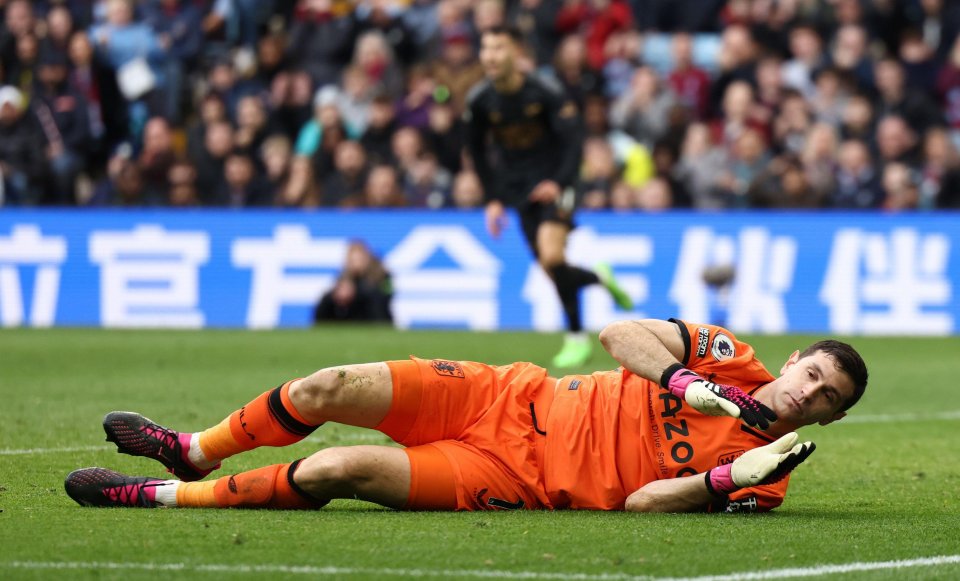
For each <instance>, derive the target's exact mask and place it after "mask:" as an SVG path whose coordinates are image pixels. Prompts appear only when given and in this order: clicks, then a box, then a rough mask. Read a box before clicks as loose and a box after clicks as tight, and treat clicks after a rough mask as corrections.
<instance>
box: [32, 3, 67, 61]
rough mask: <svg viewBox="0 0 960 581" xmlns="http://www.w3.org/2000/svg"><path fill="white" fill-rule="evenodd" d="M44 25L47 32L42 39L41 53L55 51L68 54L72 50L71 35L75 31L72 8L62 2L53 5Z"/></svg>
mask: <svg viewBox="0 0 960 581" xmlns="http://www.w3.org/2000/svg"><path fill="white" fill-rule="evenodd" d="M44 25H45V26H46V34H45V35H44V37H43V39H42V40H41V41H40V53H41V54H44V53H46V52H47V51H55V52H59V53H60V54H62V55H66V54H67V52H68V51H69V50H70V37H71V36H73V33H74V31H75V29H74V25H73V14H71V13H70V9H69V8H67V7H66V6H64V5H62V4H60V5H54V6H51V7H50V10H49V11H48V12H47V16H46V18H45V19H44Z"/></svg>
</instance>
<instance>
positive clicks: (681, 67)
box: [667, 32, 763, 120]
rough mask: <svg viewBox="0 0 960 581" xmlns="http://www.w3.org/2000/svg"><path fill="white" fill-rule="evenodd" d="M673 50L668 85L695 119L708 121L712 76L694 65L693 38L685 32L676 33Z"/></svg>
mask: <svg viewBox="0 0 960 581" xmlns="http://www.w3.org/2000/svg"><path fill="white" fill-rule="evenodd" d="M671 48H672V55H673V68H672V70H671V71H670V74H669V76H668V77H667V85H668V86H669V87H670V88H671V89H672V90H673V94H674V95H676V96H677V100H678V101H679V102H680V104H682V105H683V106H684V107H686V108H687V110H688V111H690V113H691V114H692V117H693V118H694V119H698V120H699V119H706V117H707V114H708V112H709V107H710V76H709V75H708V74H707V72H706V71H704V70H703V69H701V68H698V67H697V66H696V65H695V64H694V63H693V38H692V37H691V36H690V35H689V34H688V33H685V32H679V33H676V34H674V35H673V41H672V44H671ZM762 96H763V95H762V93H761V97H762Z"/></svg>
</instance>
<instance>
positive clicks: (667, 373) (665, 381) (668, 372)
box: [660, 362, 686, 389]
mask: <svg viewBox="0 0 960 581" xmlns="http://www.w3.org/2000/svg"><path fill="white" fill-rule="evenodd" d="M685 369H686V367H684V366H683V363H679V362H678V363H674V364H673V365H671V366H670V367H667V368H666V369H664V370H663V373H662V374H661V375H660V385H661V386H663V387H664V388H666V389H670V388H671V385H670V383H671V380H672V379H673V376H674V375H676V374H677V373H679V372H681V371H683V370H685Z"/></svg>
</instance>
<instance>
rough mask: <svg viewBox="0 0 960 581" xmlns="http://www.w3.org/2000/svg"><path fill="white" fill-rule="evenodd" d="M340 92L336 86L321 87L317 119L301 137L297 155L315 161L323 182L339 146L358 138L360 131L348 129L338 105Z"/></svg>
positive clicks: (306, 127)
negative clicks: (347, 140) (341, 143)
mask: <svg viewBox="0 0 960 581" xmlns="http://www.w3.org/2000/svg"><path fill="white" fill-rule="evenodd" d="M339 95H340V91H339V90H338V89H337V88H336V86H335V85H327V86H325V87H321V88H320V89H319V90H318V91H317V94H316V96H315V97H314V99H313V103H314V105H313V110H314V116H313V118H312V119H311V120H310V121H308V122H307V123H306V124H305V125H304V126H303V128H301V129H300V132H299V133H298V134H297V141H296V144H295V145H294V148H293V149H294V153H295V154H296V155H298V156H304V157H308V158H310V159H311V160H312V163H313V169H314V173H315V174H316V175H317V176H318V177H320V178H321V179H322V178H323V177H324V176H325V175H326V174H327V172H328V171H330V168H331V167H332V166H333V155H334V151H335V150H336V148H337V145H339V144H340V142H342V141H344V140H345V139H353V138H355V137H356V131H355V130H354V129H353V128H351V127H347V126H346V125H345V124H344V122H343V118H342V117H341V116H340V108H339V106H338V102H339Z"/></svg>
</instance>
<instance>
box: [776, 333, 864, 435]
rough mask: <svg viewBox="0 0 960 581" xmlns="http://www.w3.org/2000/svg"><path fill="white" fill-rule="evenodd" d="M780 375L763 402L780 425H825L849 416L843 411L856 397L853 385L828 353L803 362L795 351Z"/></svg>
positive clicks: (812, 356)
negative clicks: (768, 401) (766, 400)
mask: <svg viewBox="0 0 960 581" xmlns="http://www.w3.org/2000/svg"><path fill="white" fill-rule="evenodd" d="M780 373H781V376H780V377H779V378H777V380H776V381H774V382H773V383H772V384H770V385H771V387H773V390H772V392H771V393H770V394H768V396H767V397H766V398H764V399H769V400H770V403H769V404H768V405H769V406H770V407H771V408H772V409H773V411H775V412H776V413H777V417H778V418H779V420H780V421H785V422H789V423H791V424H796V425H797V426H806V425H809V424H821V425H826V424H829V423H830V422H833V421H836V420H839V419H840V418H842V417H843V416H844V415H846V414H844V413H843V412H841V411H840V410H841V409H842V408H843V406H844V404H845V403H846V402H847V400H849V399H850V398H851V397H853V394H854V391H855V390H854V383H853V380H852V379H851V378H850V376H849V375H847V374H846V373H845V372H843V371H841V370H840V369H839V368H838V367H837V365H836V363H835V362H834V360H833V358H832V357H830V356H829V355H827V354H826V353H824V352H822V351H817V352H816V353H813V354H811V355H808V356H806V357H804V358H802V359H801V358H800V353H799V352H797V351H794V353H793V355H791V356H790V359H788V360H787V362H786V363H785V364H784V365H783V368H782V369H781V370H780Z"/></svg>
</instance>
